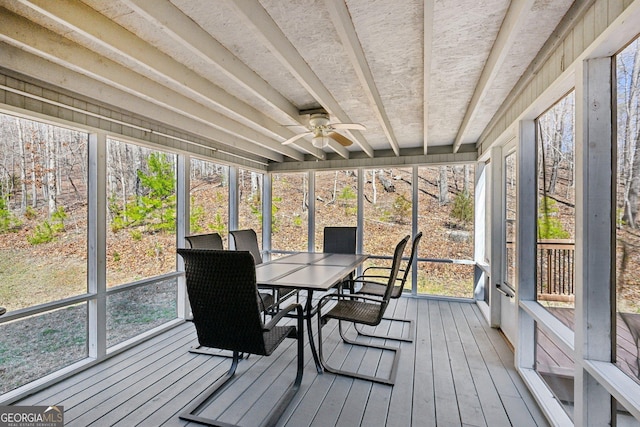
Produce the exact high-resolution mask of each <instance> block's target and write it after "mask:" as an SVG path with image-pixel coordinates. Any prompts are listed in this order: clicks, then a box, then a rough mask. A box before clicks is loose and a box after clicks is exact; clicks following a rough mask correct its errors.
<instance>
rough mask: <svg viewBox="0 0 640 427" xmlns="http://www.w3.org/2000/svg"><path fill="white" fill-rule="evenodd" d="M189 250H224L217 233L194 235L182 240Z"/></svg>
mask: <svg viewBox="0 0 640 427" xmlns="http://www.w3.org/2000/svg"><path fill="white" fill-rule="evenodd" d="M184 239H185V240H186V241H187V243H189V247H190V248H191V249H216V250H222V249H224V247H223V245H222V237H220V235H219V234H218V233H208V234H194V235H192V236H187V237H185V238H184Z"/></svg>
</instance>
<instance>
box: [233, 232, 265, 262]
mask: <svg viewBox="0 0 640 427" xmlns="http://www.w3.org/2000/svg"><path fill="white" fill-rule="evenodd" d="M229 234H231V236H233V242H234V244H235V248H236V250H237V251H249V252H251V255H253V259H254V260H255V263H256V264H262V254H261V253H260V248H259V247H258V236H257V235H256V232H255V231H254V230H252V229H247V230H234V231H230V232H229Z"/></svg>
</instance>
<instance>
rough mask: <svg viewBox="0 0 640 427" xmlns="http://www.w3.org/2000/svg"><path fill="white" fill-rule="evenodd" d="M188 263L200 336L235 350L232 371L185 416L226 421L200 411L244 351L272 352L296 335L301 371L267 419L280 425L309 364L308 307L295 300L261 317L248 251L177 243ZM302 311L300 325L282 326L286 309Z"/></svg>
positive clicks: (211, 343)
mask: <svg viewBox="0 0 640 427" xmlns="http://www.w3.org/2000/svg"><path fill="white" fill-rule="evenodd" d="M178 254H180V255H181V256H182V258H183V259H184V263H185V275H186V282H187V293H188V295H189V299H190V301H191V307H192V310H193V323H194V325H195V327H196V332H197V334H198V341H199V342H200V344H201V345H202V346H204V347H213V348H221V349H225V350H230V351H232V352H233V361H232V363H231V367H230V368H229V371H228V372H227V373H226V374H225V375H223V376H221V377H220V378H218V379H217V380H216V381H215V382H214V383H213V384H212V385H211V386H209V388H208V389H207V390H206V391H205V392H204V393H202V395H201V397H199V398H198V399H196V400H195V401H193V402H192V403H191V405H190V406H189V407H188V408H187V409H186V410H185V411H184V412H183V413H182V414H181V415H180V418H181V419H184V420H189V421H193V422H197V423H201V424H206V425H214V426H215V425H221V426H222V425H224V426H228V425H229V424H225V423H222V422H218V421H217V420H213V419H208V418H203V417H200V416H198V415H197V413H199V412H200V410H201V409H202V408H203V407H204V406H205V405H206V404H207V403H209V402H211V401H212V400H213V398H214V397H215V396H216V395H217V394H218V393H219V392H221V391H222V390H223V389H224V388H223V386H225V384H227V383H228V382H229V381H230V380H231V379H232V378H233V377H234V375H235V372H236V368H237V366H238V362H239V361H240V359H241V358H242V357H241V354H243V353H250V354H257V355H263V356H269V355H270V354H271V353H272V352H273V351H274V350H275V349H276V348H277V347H278V345H279V344H280V343H282V341H283V340H284V339H285V338H287V337H290V338H293V337H295V338H296V339H297V341H298V342H297V344H298V360H297V374H296V378H295V380H294V381H293V383H292V384H291V386H290V387H289V388H288V389H287V390H286V392H285V393H284V395H283V396H282V397H281V398H280V400H279V401H278V403H277V405H276V406H275V408H274V409H273V410H272V411H271V412H270V414H269V416H268V417H267V418H266V419H265V422H264V423H263V425H275V424H276V423H277V422H278V420H279V418H280V417H281V416H282V414H283V413H284V411H285V410H286V408H287V406H288V405H289V403H290V402H291V400H292V399H293V397H294V396H295V394H296V393H297V391H298V389H299V388H300V384H301V382H302V374H303V368H304V331H303V328H304V326H303V312H302V306H301V305H300V304H291V305H290V306H288V307H286V308H284V309H282V310H281V311H280V312H279V313H278V315H276V316H274V317H272V318H271V320H270V322H269V323H268V324H266V325H265V324H264V323H263V321H262V317H261V313H260V307H259V306H258V299H257V295H258V289H257V286H256V273H255V271H256V270H255V262H254V259H253V257H252V256H251V254H250V253H249V252H244V251H216V250H205V249H178ZM292 311H297V327H296V326H291V325H289V326H278V325H277V322H278V321H279V320H281V319H282V318H283V317H284V316H285V315H287V314H289V313H291V312H292Z"/></svg>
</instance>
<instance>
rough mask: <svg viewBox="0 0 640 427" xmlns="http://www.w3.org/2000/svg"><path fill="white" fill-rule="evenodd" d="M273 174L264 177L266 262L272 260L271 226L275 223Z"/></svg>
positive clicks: (263, 239)
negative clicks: (272, 208) (272, 205)
mask: <svg viewBox="0 0 640 427" xmlns="http://www.w3.org/2000/svg"><path fill="white" fill-rule="evenodd" d="M271 182H272V179H271V174H270V173H266V174H263V175H262V252H263V255H262V256H263V257H264V260H265V261H269V260H270V259H271V232H272V230H271V224H272V223H273V218H272V216H273V211H272V210H271V203H273V187H272V185H271Z"/></svg>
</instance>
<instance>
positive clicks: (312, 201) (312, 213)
mask: <svg viewBox="0 0 640 427" xmlns="http://www.w3.org/2000/svg"><path fill="white" fill-rule="evenodd" d="M308 177H309V188H308V191H307V194H308V196H307V197H308V198H309V200H308V206H307V209H309V211H308V215H307V223H308V228H309V230H308V232H307V235H308V238H307V240H308V242H307V250H308V251H309V252H315V250H316V174H315V172H314V171H309V172H308Z"/></svg>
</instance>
